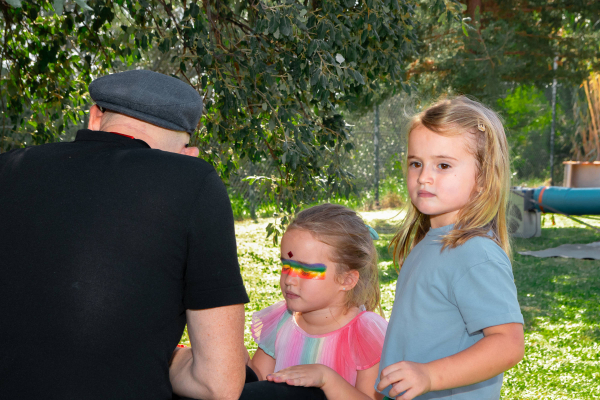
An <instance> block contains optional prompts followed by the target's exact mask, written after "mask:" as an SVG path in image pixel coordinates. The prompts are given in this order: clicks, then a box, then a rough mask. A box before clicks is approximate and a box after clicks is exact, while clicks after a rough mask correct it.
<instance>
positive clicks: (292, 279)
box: [283, 274, 300, 286]
mask: <svg viewBox="0 0 600 400" xmlns="http://www.w3.org/2000/svg"><path fill="white" fill-rule="evenodd" d="M298 279H300V278H298V277H297V276H292V275H290V274H287V275H285V279H284V280H283V283H285V285H286V286H296V285H297V284H298Z"/></svg>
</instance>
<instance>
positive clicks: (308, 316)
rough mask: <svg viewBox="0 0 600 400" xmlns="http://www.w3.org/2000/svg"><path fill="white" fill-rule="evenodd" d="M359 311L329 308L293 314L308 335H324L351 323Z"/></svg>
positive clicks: (343, 307) (339, 307)
mask: <svg viewBox="0 0 600 400" xmlns="http://www.w3.org/2000/svg"><path fill="white" fill-rule="evenodd" d="M359 313H360V310H359V309H358V307H350V308H347V307H346V306H331V307H328V308H323V309H320V310H315V311H309V312H295V313H294V318H295V321H296V323H297V324H298V326H299V327H300V328H302V330H303V331H305V332H306V333H308V334H309V335H324V334H326V333H329V332H333V331H335V330H337V329H340V328H341V327H343V326H344V325H346V324H348V323H349V322H350V321H352V320H353V319H354V318H355V317H356V316H357V315H358V314H359Z"/></svg>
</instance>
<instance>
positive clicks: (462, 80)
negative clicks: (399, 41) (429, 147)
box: [409, 0, 600, 100]
mask: <svg viewBox="0 0 600 400" xmlns="http://www.w3.org/2000/svg"><path fill="white" fill-rule="evenodd" d="M463 3H464V4H463V7H464V14H463V16H464V19H463V21H462V23H450V24H448V23H446V24H439V23H438V24H436V23H435V22H434V21H430V22H429V23H424V24H420V25H419V28H420V29H419V37H420V39H421V40H420V42H419V43H420V44H421V46H420V47H419V48H418V52H419V57H418V59H417V60H416V61H415V62H414V63H413V64H412V65H411V67H410V68H409V74H411V75H413V76H417V77H418V80H419V82H420V83H421V84H422V87H423V88H424V87H427V88H428V89H429V90H430V91H431V92H430V93H432V94H433V93H438V92H439V91H447V90H448V88H450V90H453V91H455V92H459V93H465V94H469V95H473V96H476V97H478V98H480V99H485V100H495V99H496V98H498V97H503V96H504V95H505V93H506V91H507V89H509V88H514V87H516V86H518V85H534V86H537V87H539V88H542V89H543V88H544V87H545V86H547V85H548V84H551V83H552V80H553V78H554V77H557V79H558V80H559V83H562V84H575V85H580V84H581V82H583V80H584V79H585V78H586V77H587V76H588V75H589V73H590V71H591V70H600V2H598V1H595V0H556V1H553V2H547V1H545V0H527V1H522V0H503V1H499V0H463ZM424 21H427V20H426V19H424ZM555 57H557V61H558V68H557V70H556V72H555V71H554V70H553V61H554V58H555Z"/></svg>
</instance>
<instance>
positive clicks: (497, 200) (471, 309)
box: [376, 96, 524, 400]
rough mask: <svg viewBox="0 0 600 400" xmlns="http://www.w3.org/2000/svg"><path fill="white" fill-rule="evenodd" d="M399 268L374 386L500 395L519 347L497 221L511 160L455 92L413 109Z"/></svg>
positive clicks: (395, 391)
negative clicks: (408, 201)
mask: <svg viewBox="0 0 600 400" xmlns="http://www.w3.org/2000/svg"><path fill="white" fill-rule="evenodd" d="M407 161H408V173H407V186H408V192H409V194H410V198H411V204H410V205H409V209H408V212H407V214H406V217H405V220H404V221H403V224H402V225H401V228H400V230H399V232H398V233H397V234H396V236H395V237H394V239H393V240H392V244H393V246H394V259H395V261H397V262H398V264H399V266H400V267H401V270H400V273H399V277H398V282H397V286H396V298H395V301H394V307H393V310H392V315H391V317H390V323H389V326H388V330H387V334H386V338H385V342H384V346H383V354H382V358H381V363H380V375H379V379H378V380H377V383H376V388H377V390H379V391H380V392H381V393H383V394H385V395H386V396H388V397H390V398H396V399H402V400H411V399H419V400H424V399H453V400H467V399H473V400H475V399H477V400H483V399H486V400H487V399H499V398H500V388H501V386H502V373H503V372H504V371H506V370H507V369H509V368H511V367H513V366H514V365H516V364H517V363H518V362H519V361H520V360H521V359H522V358H523V353H524V338H523V317H522V315H521V312H520V309H519V304H518V302H517V294H516V288H515V284H514V278H513V275H512V269H511V265H510V258H509V256H510V244H509V238H508V231H507V226H506V203H507V199H508V193H509V182H510V162H509V159H508V145H507V142H506V136H505V133H504V128H503V127H502V123H501V122H500V119H499V118H498V116H497V115H496V114H495V113H494V112H493V111H491V110H489V109H488V108H486V107H484V106H483V105H481V104H479V103H477V102H475V101H473V100H470V99H468V98H466V97H464V96H460V97H456V98H452V99H448V100H442V101H440V102H438V103H436V104H434V105H433V106H431V107H430V108H428V109H426V110H425V111H423V112H422V113H421V114H419V115H417V116H416V117H415V118H414V119H413V121H412V124H411V126H410V130H409V136H408V152H407Z"/></svg>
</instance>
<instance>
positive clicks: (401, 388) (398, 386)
mask: <svg viewBox="0 0 600 400" xmlns="http://www.w3.org/2000/svg"><path fill="white" fill-rule="evenodd" d="M411 387H412V383H411V382H408V381H407V380H406V379H403V380H401V381H400V382H397V383H394V384H392V388H391V389H390V392H389V394H388V396H389V397H392V398H394V397H396V396H399V395H400V394H401V393H403V392H406V391H407V390H408V389H410V388H411Z"/></svg>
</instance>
